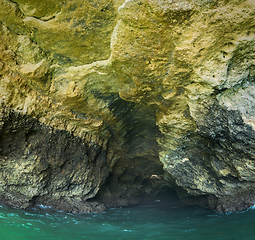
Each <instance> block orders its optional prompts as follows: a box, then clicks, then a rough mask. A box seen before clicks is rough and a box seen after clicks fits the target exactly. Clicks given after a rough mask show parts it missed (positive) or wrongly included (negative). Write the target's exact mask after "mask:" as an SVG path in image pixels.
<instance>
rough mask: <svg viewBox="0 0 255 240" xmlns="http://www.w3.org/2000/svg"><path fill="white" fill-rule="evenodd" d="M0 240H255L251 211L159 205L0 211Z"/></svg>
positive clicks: (254, 227)
mask: <svg viewBox="0 0 255 240" xmlns="http://www.w3.org/2000/svg"><path fill="white" fill-rule="evenodd" d="M0 239H1V240H23V239H24V240H28V239H33V240H42V239H44V240H49V239H56V240H79V239H93V240H94V239H102V240H107V239H111V240H112V239H114V240H115V239H128V240H133V239H139V240H140V239H155V240H158V239H173V240H179V239H185V240H190V239H195V240H200V239H203V240H207V239H217V240H220V239H231V240H233V239H238V240H245V239H255V209H254V208H250V209H248V210H246V211H243V212H238V213H228V214H219V213H217V212H215V211H212V210H209V209H203V208H200V207H194V206H193V207H190V206H184V205H176V206H172V205H170V207H167V206H166V205H163V206H162V205H161V204H160V202H155V203H151V204H145V205H139V206H134V207H129V208H113V209H108V210H107V211H106V212H104V213H101V214H79V215H73V214H67V213H63V212H57V211H54V210H52V209H50V208H43V207H42V206H41V207H38V208H35V209H31V210H14V209H11V208H8V207H6V206H1V207H0Z"/></svg>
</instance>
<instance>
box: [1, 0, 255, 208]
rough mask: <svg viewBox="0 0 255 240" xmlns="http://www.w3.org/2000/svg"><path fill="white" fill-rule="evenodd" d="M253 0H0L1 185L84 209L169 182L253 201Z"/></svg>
mask: <svg viewBox="0 0 255 240" xmlns="http://www.w3.org/2000/svg"><path fill="white" fill-rule="evenodd" d="M254 9H255V3H254V1H250V0H241V1H234V0H233V1H228V2H226V1H203V0H201V1H195V0H190V1H186V0H183V1H175V0H173V1H170V0H161V1H158V0H155V1H154V0H143V1H142V0H141V1H139V0H128V1H124V0H123V1H121V0H119V1H117V0H112V1H104V0H103V1H101V0H100V1H99V0H98V1H90V0H86V1H80V0H68V1H65V2H61V3H60V2H59V1H53V0H48V1H44V2H39V1H38V2H35V1H23V0H17V1H10V0H0V40H1V44H0V101H1V115H0V119H1V123H0V131H1V132H0V133H1V135H0V157H1V171H0V173H1V175H0V177H1V199H2V200H3V201H4V202H6V203H8V204H10V205H12V206H14V207H21V208H25V207H28V206H32V205H34V204H45V205H50V206H53V207H55V208H58V209H62V210H65V211H70V212H89V211H102V210H103V209H104V207H105V206H106V207H111V206H126V205H130V204H135V203H137V202H139V201H140V199H141V198H146V197H156V196H159V195H160V194H162V193H163V192H164V191H166V189H168V188H169V187H171V188H173V189H175V190H176V192H177V193H178V194H179V196H180V198H181V199H182V200H183V201H184V202H187V203H188V204H200V205H203V206H209V207H210V208H212V209H216V210H217V211H220V212H221V211H223V212H225V211H235V210H242V209H245V208H247V207H249V206H251V205H253V204H254V201H255V192H254V190H255V189H254V179H255V178H254V174H255V165H254V161H255V152H254V150H255V145H254V139H255V132H254V130H255V117H254V111H255V110H254V109H255V107H254V103H255V91H254V89H255V85H254V69H255V68H254V64H255V63H254V61H255V60H254V59H255V58H254V52H255V18H254V15H255V10H254Z"/></svg>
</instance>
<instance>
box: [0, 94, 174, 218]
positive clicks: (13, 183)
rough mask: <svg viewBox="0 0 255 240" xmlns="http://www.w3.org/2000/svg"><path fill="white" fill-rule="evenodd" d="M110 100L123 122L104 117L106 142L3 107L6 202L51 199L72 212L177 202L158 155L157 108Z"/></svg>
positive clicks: (0, 147) (1, 158)
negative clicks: (114, 122)
mask: <svg viewBox="0 0 255 240" xmlns="http://www.w3.org/2000/svg"><path fill="white" fill-rule="evenodd" d="M109 102H111V104H109V108H111V110H112V112H113V113H114V115H115V116H116V118H117V120H118V121H120V122H121V124H122V128H121V130H120V132H118V131H117V130H116V129H114V126H113V125H111V123H107V122H105V127H106V128H108V129H109V130H111V133H112V136H111V137H110V138H108V139H104V141H107V144H104V146H102V145H100V143H95V142H93V143H92V142H90V138H89V135H88V139H81V138H79V137H76V136H73V135H72V134H71V133H69V132H67V131H64V130H57V129H54V128H52V127H49V126H46V125H44V124H41V123H40V122H38V120H37V119H36V118H32V117H29V116H26V115H24V114H21V113H17V112H15V111H12V110H10V109H9V108H5V107H2V109H1V115H0V117H1V125H0V166H1V168H0V174H1V175H0V178H1V179H0V180H1V182H0V184H1V191H0V200H1V202H2V203H5V204H7V205H9V206H12V207H14V208H28V207H32V206H34V205H37V204H43V205H50V206H52V207H54V208H56V209H59V210H63V211H66V212H72V213H79V212H100V211H103V210H104V209H105V208H104V206H106V207H119V206H130V205H133V204H138V203H139V202H141V203H148V202H155V201H158V202H159V200H160V201H163V199H166V201H168V202H169V204H170V202H171V201H172V203H173V202H176V201H177V199H178V197H177V195H176V194H175V192H174V191H173V190H172V189H171V188H170V187H169V186H168V183H167V181H166V180H165V179H164V171H163V165H162V163H161V162H160V161H159V158H158V144H157V141H156V138H157V137H158V136H159V134H160V132H159V130H158V128H157V126H156V123H155V112H154V110H153V109H149V108H148V107H146V106H143V105H138V104H133V103H127V102H126V101H124V100H121V99H120V98H111V99H110V101H109ZM103 137H104V136H102V139H103ZM109 153H111V154H112V153H113V155H114V156H113V157H109V156H108V155H109ZM111 161H112V162H111ZM98 189H99V191H98Z"/></svg>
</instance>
